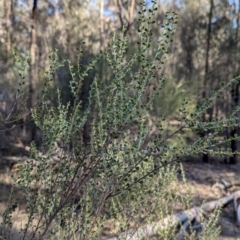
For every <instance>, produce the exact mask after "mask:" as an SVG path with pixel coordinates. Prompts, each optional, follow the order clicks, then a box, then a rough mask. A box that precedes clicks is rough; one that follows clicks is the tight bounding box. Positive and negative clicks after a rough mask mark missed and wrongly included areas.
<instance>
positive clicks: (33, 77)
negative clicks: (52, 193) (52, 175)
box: [28, 0, 38, 140]
mask: <svg viewBox="0 0 240 240" xmlns="http://www.w3.org/2000/svg"><path fill="white" fill-rule="evenodd" d="M36 22H37V0H33V7H32V14H31V40H30V59H31V60H30V74H29V102H28V107H29V108H33V107H34V106H35V105H36V103H37V98H36V84H37V79H38V77H37V68H36V38H37V29H36ZM35 138H36V125H35V124H34V123H33V122H32V123H31V140H35Z"/></svg>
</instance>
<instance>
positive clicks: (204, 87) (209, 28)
mask: <svg viewBox="0 0 240 240" xmlns="http://www.w3.org/2000/svg"><path fill="white" fill-rule="evenodd" d="M212 14H213V0H210V11H209V15H208V27H207V49H206V58H205V75H204V80H203V89H202V98H206V96H207V94H206V91H207V88H208V84H207V83H208V81H207V77H208V72H209V51H210V44H211V34H212ZM203 121H206V115H205V113H204V114H203ZM201 137H205V133H204V132H203V133H202V134H201ZM202 160H203V162H208V154H203V158H202Z"/></svg>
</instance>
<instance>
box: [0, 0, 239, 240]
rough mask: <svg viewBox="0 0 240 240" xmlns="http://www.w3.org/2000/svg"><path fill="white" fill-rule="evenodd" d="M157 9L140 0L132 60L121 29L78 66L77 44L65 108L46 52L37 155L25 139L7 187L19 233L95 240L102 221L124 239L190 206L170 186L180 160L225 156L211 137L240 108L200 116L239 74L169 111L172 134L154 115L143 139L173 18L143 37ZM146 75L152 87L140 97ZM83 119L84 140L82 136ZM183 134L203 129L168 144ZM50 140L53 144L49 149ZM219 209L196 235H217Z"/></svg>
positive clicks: (171, 233)
mask: <svg viewBox="0 0 240 240" xmlns="http://www.w3.org/2000/svg"><path fill="white" fill-rule="evenodd" d="M156 6H157V4H156V1H152V6H151V8H150V9H148V7H147V5H146V4H145V3H144V2H142V3H141V4H140V5H139V7H140V8H139V18H138V21H139V28H138V33H139V37H138V41H137V42H136V44H137V45H138V51H136V52H135V54H134V55H132V56H131V58H127V55H126V51H127V48H128V39H127V37H126V36H125V35H124V32H125V29H123V30H122V32H121V33H116V34H115V35H114V37H113V40H112V42H111V44H109V46H108V47H107V48H106V49H104V50H103V51H101V52H100V53H99V54H98V55H97V56H96V57H95V58H93V59H92V61H90V62H89V64H88V65H87V66H83V65H82V64H81V58H82V53H83V48H84V43H82V45H81V46H79V49H78V50H77V52H78V59H77V64H76V65H73V64H72V63H71V62H70V61H66V62H65V63H67V64H68V66H69V71H70V74H71V77H72V80H71V83H70V88H71V93H72V96H73V98H74V101H73V104H70V103H69V104H67V105H64V104H63V103H62V101H61V92H60V91H58V90H56V93H57V96H58V106H57V107H53V106H52V104H51V102H50V101H49V99H48V97H49V89H50V86H51V81H52V80H53V78H54V73H55V71H56V70H57V69H58V68H59V67H61V66H63V64H64V63H60V62H59V59H58V53H57V51H52V52H50V56H49V57H50V60H51V67H50V69H49V70H48V71H46V72H45V73H46V76H47V78H48V80H47V81H46V84H45V88H44V90H43V92H42V99H41V102H40V103H39V104H38V106H37V107H36V108H34V109H32V117H33V119H34V121H35V123H36V125H37V126H38V128H39V129H40V130H41V132H42V134H43V142H42V145H43V149H45V153H44V154H42V153H40V152H39V151H38V150H37V148H36V146H35V145H34V143H32V145H31V150H30V152H31V157H30V158H29V160H28V161H27V162H26V163H25V164H23V165H22V166H21V167H20V168H19V170H18V173H17V175H16V177H15V180H16V181H15V187H16V188H18V189H19V188H20V189H21V192H22V195H23V201H24V202H26V204H27V213H28V220H27V222H26V224H25V225H23V226H22V229H21V232H20V234H19V236H20V237H19V239H37V240H40V239H81V240H87V239H97V238H100V235H101V234H102V233H101V229H102V226H103V225H104V223H106V222H109V224H110V222H111V223H113V224H115V225H116V226H118V227H117V230H116V232H115V234H116V235H119V237H120V238H121V239H130V238H129V236H128V235H127V230H129V229H137V228H138V227H139V226H141V225H143V224H146V223H149V224H151V223H152V222H154V221H155V220H161V219H163V218H165V217H166V216H167V215H170V214H172V213H173V212H172V207H173V205H174V204H175V203H176V202H182V203H184V205H185V206H189V205H190V202H191V194H190V192H189V194H186V195H185V196H182V195H181V194H179V192H178V186H177V182H178V181H179V177H180V178H181V179H183V181H184V182H186V179H185V177H184V170H183V169H182V165H181V161H183V160H184V158H185V157H186V156H196V155H198V154H199V153H203V152H205V153H211V155H214V154H216V155H220V156H222V155H231V154H232V153H231V152H230V151H226V149H225V145H224V144H226V143H228V142H230V141H231V140H232V139H226V140H224V141H222V142H219V141H218V140H216V139H217V136H218V135H219V134H220V133H221V132H222V131H224V129H225V128H226V127H234V126H235V125H236V124H237V113H238V112H239V107H238V108H236V109H235V111H234V112H232V114H231V115H229V116H228V117H227V118H224V119H213V120H212V121H211V122H203V121H202V115H203V113H205V112H206V111H207V109H208V108H210V107H211V105H212V102H213V100H214V99H216V98H218V97H221V94H222V93H223V92H224V91H225V90H226V89H227V88H229V87H231V86H232V85H234V84H236V83H237V82H238V81H239V80H240V78H239V77H236V76H234V77H233V78H232V79H231V80H230V81H229V82H228V83H227V84H222V87H221V89H219V90H217V91H216V92H211V96H210V97H209V98H206V99H203V100H202V104H201V105H199V106H197V108H196V109H195V111H194V112H192V113H189V112H188V110H187V109H188V102H189V101H191V99H190V100H187V99H185V100H184V101H183V103H182V107H181V109H179V113H178V114H179V116H180V119H181V125H180V126H179V127H178V128H177V129H176V130H174V131H173V132H171V133H169V132H166V131H165V129H164V128H163V126H164V121H165V119H164V112H163V113H162V117H161V118H159V119H155V120H154V121H155V122H154V124H155V125H156V128H157V134H156V135H154V138H148V136H149V132H151V128H152V126H151V125H150V124H149V115H151V114H152V113H153V112H154V109H153V103H154V102H155V99H156V96H157V94H161V88H162V86H163V85H164V84H163V83H164V75H163V73H162V72H161V69H162V66H163V64H164V62H165V59H166V56H167V54H168V52H169V51H170V47H171V42H172V41H173V34H174V30H175V27H176V24H177V15H176V13H174V12H168V13H166V16H165V21H164V24H163V25H162V26H159V27H161V35H160V36H159V39H157V40H156V39H152V29H153V26H154V24H155V21H154V19H155V13H156V11H157V8H156ZM152 41H157V48H156V49H155V51H154V53H152V52H150V51H149V49H150V46H151V43H152ZM99 61H103V62H104V63H105V64H107V65H108V68H109V71H108V74H109V72H110V73H111V78H110V80H107V76H106V79H105V76H104V73H103V74H102V76H101V77H98V75H97V74H96V77H95V78H94V79H93V82H92V85H91V89H90V93H89V99H88V105H87V107H85V108H84V109H83V108H82V104H81V101H80V99H79V95H80V91H81V87H82V83H83V81H84V79H85V78H86V77H87V76H88V75H89V74H90V72H91V71H92V70H93V69H95V71H97V69H98V68H97V67H96V66H97V64H98V62H99ZM153 79H154V80H155V81H156V86H154V87H153V89H152V91H151V93H149V92H148V93H147V92H146V89H147V86H148V84H149V83H150V82H151V81H152V80H153ZM159 105H161V102H159ZM89 123H90V124H89ZM86 124H88V125H89V128H88V129H89V133H88V134H89V136H90V138H89V139H90V140H89V141H88V142H86V141H84V139H83V138H82V131H83V128H84V126H85V125H86ZM133 129H134V130H133ZM183 131H194V132H201V131H207V132H208V133H209V134H207V135H205V137H204V138H198V139H197V140H196V141H195V142H192V143H189V144H188V145H185V146H181V147H178V146H175V145H174V146H173V145H172V144H171V141H172V140H173V139H174V138H178V136H179V135H181V134H182V133H183ZM235 139H236V140H238V139H239V138H238V136H235ZM59 142H60V143H61V144H60V145H61V146H59V145H57V143H59ZM179 172H180V173H181V174H180V175H181V176H179ZM13 199H14V193H12V195H11V196H10V199H9V208H8V210H7V211H6V212H5V214H4V216H3V223H2V227H1V231H2V232H1V236H2V239H11V227H12V223H11V212H12V211H13V209H11V206H12V204H11V203H12V202H13V201H14V200H13ZM218 214H219V211H216V212H215V214H214V215H213V216H212V217H211V218H210V219H209V223H206V225H207V227H206V231H205V232H202V233H201V235H200V236H199V239H215V238H216V235H217V234H218V233H219V229H218V228H216V224H217V222H216V219H217V217H218ZM175 230H176V229H175V226H171V225H169V226H166V228H164V229H163V230H162V231H158V233H157V234H158V235H159V238H158V239H160V237H161V239H166V240H167V239H176V232H175ZM129 234H134V231H133V232H132V233H131V231H130V232H129ZM145 237H146V236H145ZM188 239H196V236H195V235H194V230H190V233H189V235H188Z"/></svg>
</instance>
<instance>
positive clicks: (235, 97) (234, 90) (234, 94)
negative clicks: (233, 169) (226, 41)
mask: <svg viewBox="0 0 240 240" xmlns="http://www.w3.org/2000/svg"><path fill="white" fill-rule="evenodd" d="M239 4H240V0H239V1H238V6H240V5H239ZM239 18H240V9H239V7H238V15H237V27H236V32H235V49H236V53H235V54H237V45H238V37H239V36H238V35H239ZM234 70H235V71H236V70H237V60H235V69H234ZM231 97H232V106H233V107H235V106H237V105H238V102H239V83H238V84H237V85H236V86H232V90H231ZM236 133H237V127H235V128H234V129H232V130H231V132H230V136H231V137H232V138H233V137H234V136H235V134H236ZM231 150H232V152H233V153H234V152H236V151H237V143H236V141H235V140H232V141H231ZM229 163H230V164H236V163H237V156H236V154H233V156H231V157H230V159H229Z"/></svg>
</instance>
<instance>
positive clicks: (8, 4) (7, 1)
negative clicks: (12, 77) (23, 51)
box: [4, 0, 12, 66]
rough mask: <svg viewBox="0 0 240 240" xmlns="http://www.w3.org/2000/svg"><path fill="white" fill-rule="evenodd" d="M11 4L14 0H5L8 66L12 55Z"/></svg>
mask: <svg viewBox="0 0 240 240" xmlns="http://www.w3.org/2000/svg"><path fill="white" fill-rule="evenodd" d="M11 5H12V0H5V1H4V10H5V30H6V53H7V56H6V66H8V63H9V59H10V55H11V31H10V25H11V24H10V23H11Z"/></svg>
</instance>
